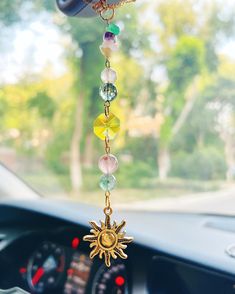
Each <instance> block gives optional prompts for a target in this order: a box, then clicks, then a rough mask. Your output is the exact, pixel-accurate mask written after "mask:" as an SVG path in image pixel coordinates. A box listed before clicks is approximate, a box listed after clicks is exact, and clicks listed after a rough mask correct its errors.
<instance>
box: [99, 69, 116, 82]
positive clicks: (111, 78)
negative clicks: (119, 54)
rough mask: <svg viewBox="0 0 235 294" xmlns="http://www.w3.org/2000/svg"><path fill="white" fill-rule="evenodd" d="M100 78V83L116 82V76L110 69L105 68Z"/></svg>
mask: <svg viewBox="0 0 235 294" xmlns="http://www.w3.org/2000/svg"><path fill="white" fill-rule="evenodd" d="M100 77H101V80H102V82H103V83H105V84H107V83H111V84H114V83H115V82H116V80H117V74H116V72H115V71H114V70H113V69H112V68H105V69H104V70H103V71H102V73H101V75H100Z"/></svg>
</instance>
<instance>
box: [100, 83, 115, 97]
mask: <svg viewBox="0 0 235 294" xmlns="http://www.w3.org/2000/svg"><path fill="white" fill-rule="evenodd" d="M100 97H101V98H102V99H103V100H104V101H112V100H113V99H115V98H116V97H117V88H116V87H115V86H114V85H113V84H112V83H107V84H103V85H102V86H101V87H100Z"/></svg>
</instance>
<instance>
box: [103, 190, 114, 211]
mask: <svg viewBox="0 0 235 294" xmlns="http://www.w3.org/2000/svg"><path fill="white" fill-rule="evenodd" d="M112 213H113V209H112V207H111V203H110V192H109V191H106V192H105V208H104V214H105V215H106V216H109V215H111V214H112Z"/></svg>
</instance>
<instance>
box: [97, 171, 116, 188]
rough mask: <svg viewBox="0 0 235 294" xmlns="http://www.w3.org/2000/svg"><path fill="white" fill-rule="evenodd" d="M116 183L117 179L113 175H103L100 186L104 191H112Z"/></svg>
mask: <svg viewBox="0 0 235 294" xmlns="http://www.w3.org/2000/svg"><path fill="white" fill-rule="evenodd" d="M115 185H116V179H115V177H114V176H113V175H103V176H102V177H101V178H100V188H101V189H102V190H104V191H111V190H113V189H114V187H115Z"/></svg>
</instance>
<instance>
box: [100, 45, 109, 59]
mask: <svg viewBox="0 0 235 294" xmlns="http://www.w3.org/2000/svg"><path fill="white" fill-rule="evenodd" d="M100 51H101V53H102V54H103V55H104V57H105V58H107V59H109V58H110V57H111V55H112V49H110V48H105V47H103V46H102V45H101V46H100Z"/></svg>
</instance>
